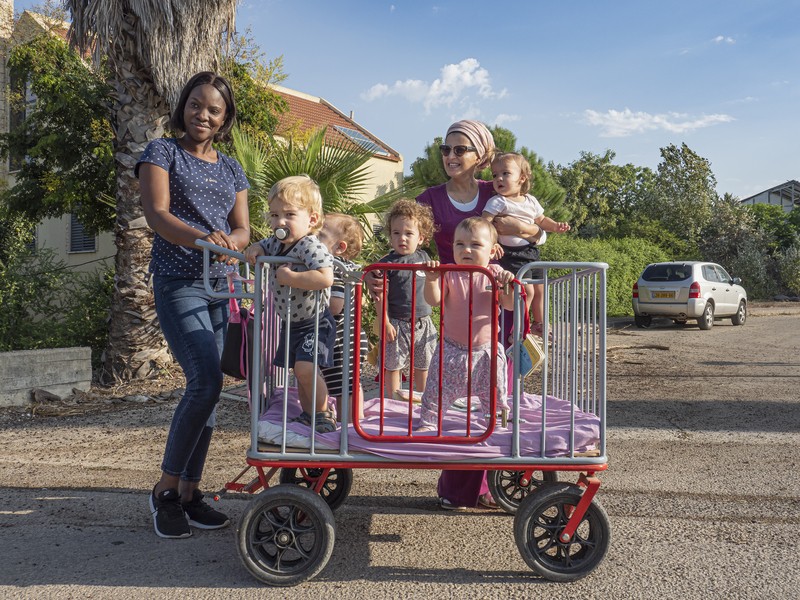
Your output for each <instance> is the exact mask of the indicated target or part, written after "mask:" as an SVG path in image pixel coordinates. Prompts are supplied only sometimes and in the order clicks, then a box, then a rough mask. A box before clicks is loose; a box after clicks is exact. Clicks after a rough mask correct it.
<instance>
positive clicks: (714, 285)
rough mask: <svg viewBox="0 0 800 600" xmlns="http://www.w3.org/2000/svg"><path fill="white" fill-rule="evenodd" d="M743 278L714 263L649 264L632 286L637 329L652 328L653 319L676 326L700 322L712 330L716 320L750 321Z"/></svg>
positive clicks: (702, 326)
mask: <svg viewBox="0 0 800 600" xmlns="http://www.w3.org/2000/svg"><path fill="white" fill-rule="evenodd" d="M740 283H741V279H739V278H738V277H731V276H730V275H728V272H727V271H726V270H725V269H723V268H722V267H721V266H719V265H717V264H715V263H709V262H700V261H686V262H666V263H653V264H651V265H647V267H645V269H644V271H642V274H641V275H640V276H639V280H638V281H637V282H636V283H634V284H633V314H634V318H635V321H636V326H637V327H650V323H651V321H652V318H653V317H670V318H672V320H673V321H674V322H675V323H686V321H688V320H689V319H697V324H698V325H699V326H700V329H711V327H712V326H713V325H714V319H722V318H729V319H730V320H731V322H733V324H734V325H744V322H745V321H746V320H747V292H746V291H745V289H744V288H743V287H742V286H741V285H739V284H740Z"/></svg>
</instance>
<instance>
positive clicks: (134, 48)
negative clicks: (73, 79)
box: [65, 0, 238, 107]
mask: <svg viewBox="0 0 800 600" xmlns="http://www.w3.org/2000/svg"><path fill="white" fill-rule="evenodd" d="M237 4H238V0H215V1H214V2H209V1H208V0H170V1H169V2H155V1H153V0H126V1H125V2H120V1H119V0H65V6H66V8H67V9H68V10H69V12H70V13H71V16H72V25H71V26H70V33H69V37H70V43H71V44H73V45H74V46H77V47H78V48H79V49H80V50H81V52H82V53H85V52H86V51H87V50H91V51H93V53H94V57H95V61H96V62H99V61H100V60H102V58H103V57H105V56H108V57H110V58H111V59H112V61H113V60H115V59H119V58H122V59H124V60H126V61H128V60H130V61H133V64H132V65H126V66H127V68H130V67H133V69H134V70H136V71H141V72H142V73H145V74H147V75H145V78H147V79H149V78H152V81H153V83H154V84H155V87H156V90H157V91H158V92H159V94H161V96H162V97H164V98H165V99H166V100H167V102H168V104H169V106H170V107H174V106H175V104H176V102H177V99H178V95H179V94H180V90H181V88H182V87H183V84H184V83H186V81H187V80H188V79H189V78H190V77H191V76H192V75H194V74H195V73H197V72H199V71H208V70H213V69H215V68H216V66H217V65H216V61H217V56H218V51H219V44H220V36H221V35H224V36H225V37H226V38H229V37H230V35H231V34H233V32H234V31H235V29H236V5H237ZM139 76H142V75H139Z"/></svg>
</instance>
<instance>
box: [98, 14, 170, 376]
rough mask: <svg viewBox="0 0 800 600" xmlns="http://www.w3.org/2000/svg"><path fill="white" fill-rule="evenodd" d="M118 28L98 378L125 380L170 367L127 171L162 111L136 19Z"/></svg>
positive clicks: (149, 237) (158, 128)
mask: <svg viewBox="0 0 800 600" xmlns="http://www.w3.org/2000/svg"><path fill="white" fill-rule="evenodd" d="M124 25H125V26H124V27H120V29H119V30H118V31H117V34H118V37H117V39H116V40H115V44H114V45H113V47H112V48H110V49H109V50H110V52H109V54H108V58H109V63H110V66H111V69H112V72H113V73H114V79H113V81H111V82H110V83H111V85H113V86H114V90H115V94H114V96H115V103H114V104H115V105H114V106H113V107H112V111H111V112H112V115H114V116H115V122H114V128H115V133H116V136H115V141H114V152H115V161H116V168H117V198H116V201H117V219H116V224H115V228H114V229H115V243H116V247H117V255H116V276H115V285H114V292H113V297H112V301H111V315H110V323H109V335H108V347H107V349H106V352H105V356H104V361H103V363H104V373H103V377H102V379H103V380H105V381H107V382H110V381H129V380H131V379H137V378H142V377H147V376H148V375H150V374H152V373H153V372H154V371H155V370H156V369H157V368H158V367H159V366H164V365H168V364H169V363H171V361H172V359H171V355H170V354H169V350H168V349H167V346H166V342H165V341H164V338H163V336H162V335H161V330H160V328H159V324H158V318H157V317H156V312H155V303H154V301H153V293H152V288H151V287H150V286H149V285H148V282H149V278H148V276H147V268H148V264H149V261H150V249H151V246H152V241H153V232H152V231H151V230H150V229H149V228H148V227H147V224H146V222H145V219H144V216H143V213H142V205H141V201H140V197H139V182H138V181H137V179H136V177H135V176H134V173H133V169H134V166H135V165H136V161H137V160H138V159H139V156H140V155H141V153H142V151H143V150H144V148H145V147H146V146H147V143H148V142H149V141H151V140H153V139H156V138H159V137H162V135H163V134H164V125H165V124H166V123H167V121H168V109H167V105H166V103H165V101H164V100H163V98H162V97H161V96H160V95H159V94H158V93H157V92H156V89H155V86H154V85H153V82H152V80H151V79H150V77H149V74H148V73H149V72H148V70H147V69H146V68H144V67H142V66H141V65H137V64H135V62H134V61H133V60H132V57H134V56H136V52H134V50H133V48H134V47H135V42H134V38H133V32H134V29H135V27H136V17H135V16H134V15H132V14H130V13H128V14H127V15H126V16H125V23H124Z"/></svg>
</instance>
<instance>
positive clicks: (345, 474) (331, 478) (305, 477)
mask: <svg viewBox="0 0 800 600" xmlns="http://www.w3.org/2000/svg"><path fill="white" fill-rule="evenodd" d="M323 471H324V469H321V468H318V467H314V468H309V467H301V468H299V469H293V468H284V469H281V474H280V476H279V477H278V479H279V481H280V482H281V483H293V484H295V485H300V486H303V487H307V488H313V487H314V486H315V485H316V483H317V481H319V478H320V477H321V476H322V472H323ZM352 485H353V470H352V469H331V470H330V473H328V477H327V478H326V479H325V483H324V484H322V489H321V490H320V493H319V495H320V496H322V499H323V500H324V501H325V503H326V504H327V505H328V506H330V507H331V510H336V509H337V508H339V507H340V506H341V505H342V503H343V502H344V501H345V500H347V496H348V494H349V493H350V488H351V487H352Z"/></svg>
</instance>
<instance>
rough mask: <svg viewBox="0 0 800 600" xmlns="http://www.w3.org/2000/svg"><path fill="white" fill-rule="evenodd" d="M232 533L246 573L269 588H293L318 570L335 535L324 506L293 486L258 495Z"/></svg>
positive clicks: (315, 498) (331, 547) (285, 486)
mask: <svg viewBox="0 0 800 600" xmlns="http://www.w3.org/2000/svg"><path fill="white" fill-rule="evenodd" d="M236 535H237V538H238V543H237V548H238V550H239V556H240V557H241V559H242V562H243V563H244V565H245V567H247V570H248V571H250V572H251V573H252V574H253V575H254V576H255V578H256V579H258V580H260V581H263V582H264V583H267V584H269V585H275V586H290V585H297V584H298V583H302V582H304V581H308V580H309V579H311V578H312V577H314V576H315V575H317V574H318V573H319V572H320V571H322V569H324V568H325V565H326V564H328V560H330V557H331V553H332V552H333V543H334V539H335V537H336V534H335V527H334V521H333V511H331V509H330V507H329V506H328V505H327V504H325V502H324V501H323V500H322V498H320V497H319V496H318V495H317V494H315V493H314V492H313V491H311V490H309V489H306V488H303V487H300V486H294V485H279V486H276V487H273V488H269V489H267V490H265V491H263V492H261V493H260V494H259V495H258V497H256V498H255V499H254V500H253V501H252V502H251V503H250V506H249V508H248V510H247V512H246V513H245V514H244V516H242V518H241V520H240V521H239V527H238V529H237V531H236Z"/></svg>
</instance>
